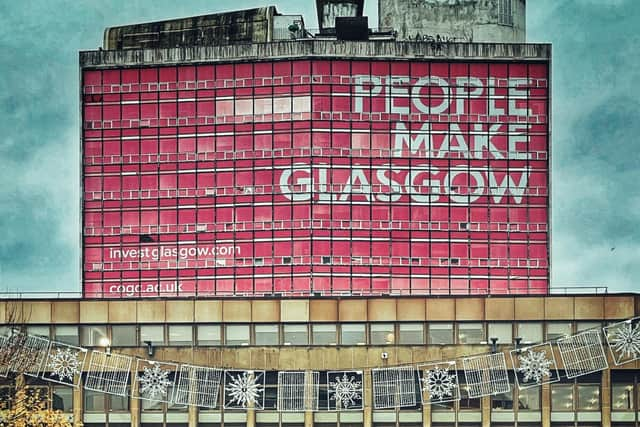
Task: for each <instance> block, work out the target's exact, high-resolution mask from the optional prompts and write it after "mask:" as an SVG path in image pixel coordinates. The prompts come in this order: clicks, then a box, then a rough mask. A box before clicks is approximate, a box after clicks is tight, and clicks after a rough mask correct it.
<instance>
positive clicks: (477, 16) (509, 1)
mask: <svg viewBox="0 0 640 427" xmlns="http://www.w3.org/2000/svg"><path fill="white" fill-rule="evenodd" d="M378 17H379V21H380V25H381V26H383V27H391V28H394V29H396V30H397V31H398V37H399V39H401V40H423V41H428V40H447V41H457V42H476V43H486V42H489V43H525V42H526V0H479V1H478V0H425V1H422V2H414V1H405V0H392V1H381V2H379V8H378Z"/></svg>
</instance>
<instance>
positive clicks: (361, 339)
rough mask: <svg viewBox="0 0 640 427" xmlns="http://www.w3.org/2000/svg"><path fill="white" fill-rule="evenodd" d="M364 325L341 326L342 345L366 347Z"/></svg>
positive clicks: (348, 324)
mask: <svg viewBox="0 0 640 427" xmlns="http://www.w3.org/2000/svg"><path fill="white" fill-rule="evenodd" d="M365 343H366V336H365V325H364V323H344V324H342V325H341V326H340V344H342V345H365Z"/></svg>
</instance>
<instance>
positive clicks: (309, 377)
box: [304, 371, 314, 427]
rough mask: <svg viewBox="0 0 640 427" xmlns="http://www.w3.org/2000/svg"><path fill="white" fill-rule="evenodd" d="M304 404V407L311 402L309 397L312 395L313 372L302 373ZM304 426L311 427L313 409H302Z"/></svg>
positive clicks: (307, 406)
mask: <svg viewBox="0 0 640 427" xmlns="http://www.w3.org/2000/svg"><path fill="white" fill-rule="evenodd" d="M304 383H305V387H304V394H305V396H304V406H305V408H309V406H310V405H312V404H313V402H312V401H311V400H310V398H311V397H312V396H313V395H314V392H313V390H314V386H313V372H311V371H306V372H305V373H304ZM304 427H313V411H310V410H308V409H307V410H306V411H304Z"/></svg>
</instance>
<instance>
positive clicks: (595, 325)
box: [576, 322, 602, 332]
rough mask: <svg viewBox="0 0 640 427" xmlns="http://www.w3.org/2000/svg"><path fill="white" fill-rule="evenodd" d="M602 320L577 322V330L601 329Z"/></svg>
mask: <svg viewBox="0 0 640 427" xmlns="http://www.w3.org/2000/svg"><path fill="white" fill-rule="evenodd" d="M601 327H602V322H578V323H576V332H584V331H587V330H589V329H600V328H601Z"/></svg>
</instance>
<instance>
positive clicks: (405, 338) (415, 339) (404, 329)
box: [398, 323, 424, 345]
mask: <svg viewBox="0 0 640 427" xmlns="http://www.w3.org/2000/svg"><path fill="white" fill-rule="evenodd" d="M398 335H399V336H398V344H413V345H420V344H424V324H423V323H401V324H400V325H399V326H398Z"/></svg>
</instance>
